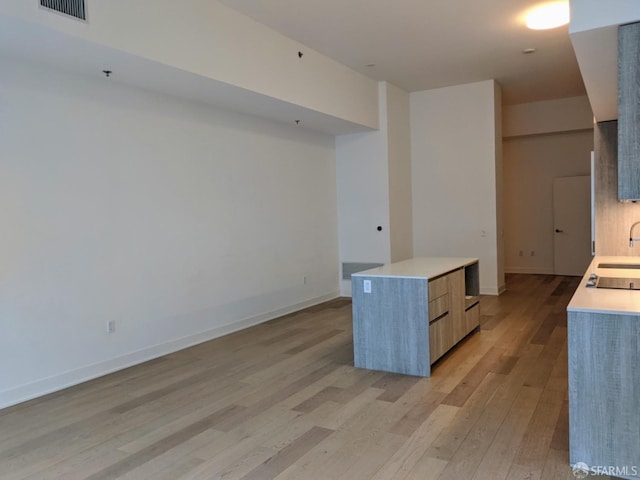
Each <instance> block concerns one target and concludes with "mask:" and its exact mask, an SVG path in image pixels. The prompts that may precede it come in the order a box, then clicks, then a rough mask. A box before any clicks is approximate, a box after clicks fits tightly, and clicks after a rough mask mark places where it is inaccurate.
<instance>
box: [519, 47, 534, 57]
mask: <svg viewBox="0 0 640 480" xmlns="http://www.w3.org/2000/svg"><path fill="white" fill-rule="evenodd" d="M535 52H536V49H535V48H525V49H524V50H522V53H524V54H525V55H528V54H530V53H535Z"/></svg>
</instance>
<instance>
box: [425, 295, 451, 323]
mask: <svg viewBox="0 0 640 480" xmlns="http://www.w3.org/2000/svg"><path fill="white" fill-rule="evenodd" d="M448 311H449V295H442V296H441V297H438V298H436V299H435V300H431V301H430V302H429V321H430V322H432V321H434V320H435V319H436V318H438V317H441V316H442V315H443V314H445V313H447V312H448Z"/></svg>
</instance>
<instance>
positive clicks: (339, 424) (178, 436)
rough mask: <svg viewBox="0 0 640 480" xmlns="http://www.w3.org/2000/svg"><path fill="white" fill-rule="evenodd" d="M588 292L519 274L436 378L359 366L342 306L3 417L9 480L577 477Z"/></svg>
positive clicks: (0, 472)
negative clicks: (572, 399)
mask: <svg viewBox="0 0 640 480" xmlns="http://www.w3.org/2000/svg"><path fill="white" fill-rule="evenodd" d="M577 285H578V279H577V278H572V277H554V276H543V275H510V276H508V279H507V288H508V290H507V292H506V293H505V294H503V295H501V296H500V297H482V303H481V312H482V316H481V331H480V332H479V333H475V334H472V335H471V336H469V337H467V339H465V340H464V341H463V342H462V343H461V344H460V345H459V346H458V347H457V348H455V349H454V350H453V351H451V352H450V353H449V354H447V355H446V356H445V357H443V358H442V359H441V360H440V361H439V362H438V363H437V364H436V367H435V368H434V370H433V376H432V377H431V378H428V379H427V378H416V377H410V376H403V375H396V374H388V373H383V372H374V371H368V370H361V369H356V368H354V367H353V352H352V335H351V303H350V301H349V300H347V299H338V300H335V301H332V302H328V303H325V304H322V305H319V306H317V307H313V308H311V309H307V310H304V311H302V312H298V313H296V314H292V315H288V316H285V317H282V318H279V319H276V320H274V321H271V322H268V323H265V324H262V325H259V326H256V327H253V328H250V329H247V330H244V331H241V332H237V333H235V334H232V335H229V336H226V337H223V338H220V339H217V340H213V341H210V342H207V343H204V344H201V345H198V346H196V347H193V348H190V349H187V350H183V351H181V352H178V353H175V354H172V355H168V356H166V357H163V358H160V359H157V360H154V361H151V362H148V363H146V364H143V365H139V366H136V367H133V368H129V369H127V370H124V371H121V372H118V373H115V374H112V375H109V376H106V377H102V378H100V379H97V380H93V381H91V382H87V383H85V384H82V385H79V386H77V387H73V388H70V389H67V390H64V391H61V392H58V393H55V394H52V395H49V396H46V397H43V398H40V399H37V400H34V401H31V402H27V403H25V404H22V405H18V406H15V407H12V408H9V409H5V410H1V411H0V478H1V479H2V480H17V479H30V480H35V479H47V480H49V479H65V480H72V479H91V480H98V479H115V478H122V479H131V480H138V479H147V478H149V479H154V480H162V479H167V480H177V479H180V480H182V479H225V480H230V479H245V480H247V479H251V480H258V479H259V480H263V479H272V478H275V479H278V480H305V479H310V480H328V479H350V480H357V479H363V480H369V479H374V480H386V479H393V480H402V479H404V480H413V479H421V480H425V479H426V480H430V479H456V480H458V479H476V480H480V479H483V480H485V479H486V480H500V479H506V480H516V479H529V480H537V479H545V480H547V479H558V480H560V479H567V480H569V479H573V478H575V477H574V476H573V474H572V473H571V469H570V468H569V466H568V406H567V342H566V332H567V329H566V313H565V308H566V305H567V303H568V301H569V299H570V297H571V295H572V294H573V291H574V290H575V288H576V287H577ZM589 478H593V477H589Z"/></svg>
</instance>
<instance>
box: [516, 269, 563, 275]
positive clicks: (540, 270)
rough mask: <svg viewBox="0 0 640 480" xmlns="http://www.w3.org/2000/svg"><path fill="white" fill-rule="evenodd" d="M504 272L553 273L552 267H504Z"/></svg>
mask: <svg viewBox="0 0 640 480" xmlns="http://www.w3.org/2000/svg"><path fill="white" fill-rule="evenodd" d="M504 273H528V274H533V275H555V273H554V272H553V269H549V268H538V267H505V269H504Z"/></svg>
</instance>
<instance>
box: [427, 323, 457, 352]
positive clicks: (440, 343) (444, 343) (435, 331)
mask: <svg viewBox="0 0 640 480" xmlns="http://www.w3.org/2000/svg"><path fill="white" fill-rule="evenodd" d="M453 343H454V339H453V324H452V322H451V317H450V315H449V314H446V315H445V316H444V317H442V318H440V319H438V320H436V321H435V322H433V323H431V324H429V363H433V362H435V361H436V360H437V359H439V358H440V357H441V356H442V355H444V353H445V352H446V351H447V350H449V349H450V348H451V347H452V346H453Z"/></svg>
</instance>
